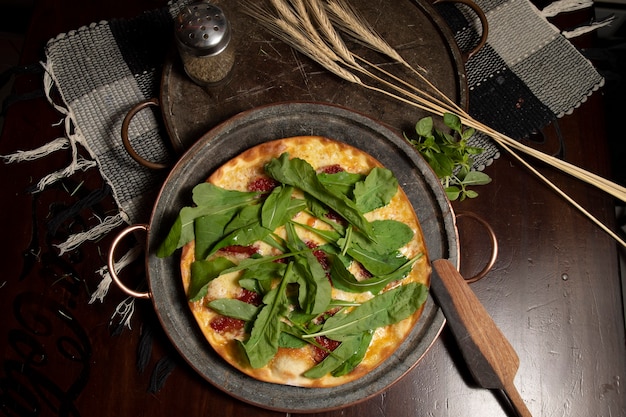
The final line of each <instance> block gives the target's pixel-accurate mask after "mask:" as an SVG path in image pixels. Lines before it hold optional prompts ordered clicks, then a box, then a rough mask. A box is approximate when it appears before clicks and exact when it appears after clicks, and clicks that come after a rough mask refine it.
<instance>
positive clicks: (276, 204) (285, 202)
mask: <svg viewBox="0 0 626 417" xmlns="http://www.w3.org/2000/svg"><path fill="white" fill-rule="evenodd" d="M292 193H293V187H286V186H282V187H276V188H274V190H272V192H271V193H270V195H269V196H268V197H267V198H266V199H265V202H264V203H263V208H262V209H261V225H263V227H265V228H266V229H269V230H272V231H273V230H276V228H277V227H278V226H282V225H283V224H285V223H286V222H287V220H289V219H290V218H291V217H292V216H291V215H290V213H289V203H290V201H291V194H292Z"/></svg>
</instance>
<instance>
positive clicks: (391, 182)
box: [354, 167, 398, 213]
mask: <svg viewBox="0 0 626 417" xmlns="http://www.w3.org/2000/svg"><path fill="white" fill-rule="evenodd" d="M397 192H398V180H397V179H396V177H395V176H394V175H393V172H391V171H390V170H388V169H386V168H379V167H376V168H374V169H372V170H371V171H370V173H369V174H368V175H367V177H366V178H365V180H364V181H361V182H358V183H356V184H355V186H354V200H355V202H356V205H357V207H358V209H359V210H360V211H361V213H369V212H370V211H372V210H375V209H377V208H380V207H384V206H386V205H387V204H389V202H390V201H391V198H392V197H393V196H394V195H396V193H397Z"/></svg>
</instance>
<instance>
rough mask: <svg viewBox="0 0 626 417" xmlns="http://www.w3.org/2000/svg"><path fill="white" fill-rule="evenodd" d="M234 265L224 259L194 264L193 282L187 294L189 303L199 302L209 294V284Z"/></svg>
mask: <svg viewBox="0 0 626 417" xmlns="http://www.w3.org/2000/svg"><path fill="white" fill-rule="evenodd" d="M234 265H235V264H233V263H232V262H231V261H229V260H228V259H226V258H222V257H219V258H215V259H212V260H210V261H205V260H200V261H195V262H193V263H192V264H191V281H190V283H189V289H188V294H187V297H188V298H189V301H198V300H200V299H201V298H202V297H204V296H205V295H206V294H207V287H208V285H209V283H210V282H211V281H213V280H214V279H215V278H217V277H218V276H219V275H220V274H222V273H223V272H224V271H225V270H227V269H228V268H231V267H233V266H234Z"/></svg>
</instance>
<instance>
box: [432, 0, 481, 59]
mask: <svg viewBox="0 0 626 417" xmlns="http://www.w3.org/2000/svg"><path fill="white" fill-rule="evenodd" d="M440 3H460V4H464V5H466V6H467V7H469V8H470V9H471V10H472V11H473V12H474V13H476V15H477V16H478V20H480V25H481V29H482V31H481V35H480V39H479V41H478V43H477V44H476V46H474V47H473V48H472V49H471V50H470V51H461V55H462V57H463V61H465V62H467V60H468V59H470V58H471V57H472V56H474V55H475V54H476V53H477V52H478V51H480V50H481V49H482V47H483V46H485V44H486V43H487V37H488V36H489V22H487V16H485V12H483V11H482V9H481V8H480V7H479V6H478V5H477V4H476V3H474V2H473V1H472V0H435V1H434V2H433V4H434V5H436V4H440Z"/></svg>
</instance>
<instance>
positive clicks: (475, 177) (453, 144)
mask: <svg viewBox="0 0 626 417" xmlns="http://www.w3.org/2000/svg"><path fill="white" fill-rule="evenodd" d="M443 123H444V124H445V125H446V126H447V127H449V128H450V129H451V130H452V134H450V133H446V132H442V131H440V130H438V129H437V128H435V126H434V123H433V119H432V117H425V118H423V119H420V120H419V121H418V122H417V123H416V124H415V133H416V134H417V138H411V137H409V136H408V135H407V134H405V135H404V136H405V138H406V139H407V140H408V141H409V142H410V143H411V144H412V145H413V146H414V147H415V149H416V150H417V151H418V152H419V153H420V154H421V155H422V156H423V157H424V159H425V160H426V162H428V164H429V165H430V166H431V168H432V169H433V170H434V171H435V174H436V175H437V176H438V177H439V179H440V180H441V183H442V184H443V187H444V189H445V192H446V195H447V196H448V199H450V201H455V200H460V201H463V200H465V199H466V198H476V197H478V193H477V192H476V191H474V190H473V189H470V187H473V186H476V185H485V184H488V183H490V182H491V178H490V177H489V175H487V174H485V173H484V172H480V171H475V170H472V164H473V163H474V158H473V157H474V156H475V155H480V154H481V153H482V152H483V149H482V148H478V147H475V146H469V145H468V139H469V138H470V137H471V136H472V135H473V134H474V132H475V130H474V129H473V128H465V129H464V128H463V125H462V123H461V119H460V118H459V117H458V116H457V115H455V114H452V113H445V114H444V116H443Z"/></svg>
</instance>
